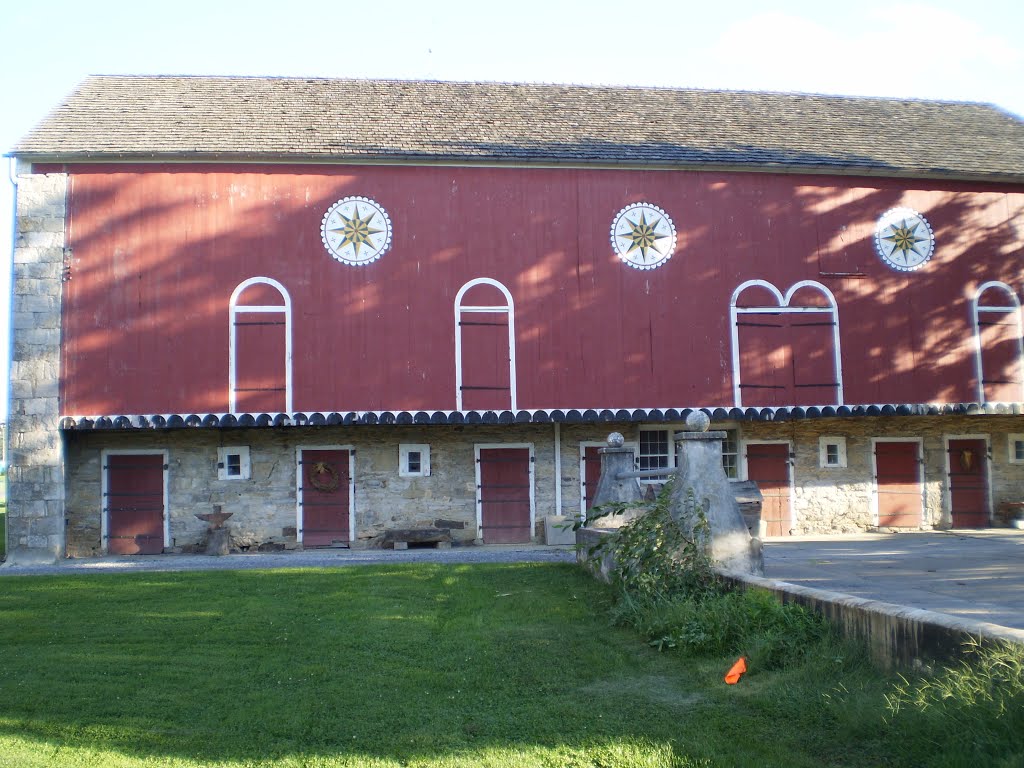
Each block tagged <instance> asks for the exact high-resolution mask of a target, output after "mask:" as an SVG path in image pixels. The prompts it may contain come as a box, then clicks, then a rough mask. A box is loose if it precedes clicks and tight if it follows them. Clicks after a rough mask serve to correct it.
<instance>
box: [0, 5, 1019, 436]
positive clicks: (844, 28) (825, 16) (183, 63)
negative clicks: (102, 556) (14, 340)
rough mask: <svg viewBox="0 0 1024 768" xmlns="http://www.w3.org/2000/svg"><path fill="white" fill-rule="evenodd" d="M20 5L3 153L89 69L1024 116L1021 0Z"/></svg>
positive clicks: (8, 32) (9, 41)
mask: <svg viewBox="0 0 1024 768" xmlns="http://www.w3.org/2000/svg"><path fill="white" fill-rule="evenodd" d="M11 5H12V4H11V3H8V4H5V9H4V10H3V11H2V15H0V22H2V23H0V30H2V31H3V35H2V37H0V153H6V152H8V151H9V150H10V149H11V148H12V147H13V146H14V145H15V144H16V143H17V141H18V139H19V138H20V137H21V136H23V135H24V134H25V133H26V132H28V131H29V130H30V129H31V128H32V127H33V126H34V125H35V124H36V123H38V122H39V121H40V120H42V118H43V117H45V116H46V114H47V113H48V112H49V111H50V110H51V109H52V108H53V107H55V106H56V105H57V104H58V103H60V101H61V100H62V99H63V98H64V97H65V96H66V95H67V94H68V93H69V92H70V91H71V90H72V89H73V88H74V87H75V85H76V84H77V83H78V82H79V81H80V80H81V79H82V78H84V77H85V76H86V75H90V74H94V75H102V74H146V75H160V74H164V75H188V74H192V75H279V76H315V77H365V78H372V77H387V78H399V79H408V80H421V79H435V80H461V81H501V82H540V83H579V84H605V85H640V86H661V87H682V88H712V89H728V90H750V91H786V92H800V93H825V94H838V95H851V96H888V97H901V98H905V97H909V98H922V99H943V100H953V101H980V102H987V103H993V104H997V105H998V106H1000V107H1002V108H1004V109H1006V110H1008V111H1010V112H1012V113H1014V114H1015V115H1017V116H1024V3H1021V2H1020V0H973V2H964V0H959V1H958V2H948V1H940V0H930V1H928V2H919V3H899V2H896V3H892V2H886V1H883V2H875V1H874V0H858V2H830V1H829V0H825V1H824V2H822V0H814V1H813V2H805V1H802V0H790V1H786V0H776V1H775V2H763V1H762V2H754V1H748V0H729V1H728V2H690V1H689V0H646V1H645V2H639V3H628V2H622V1H621V0H618V1H617V2H611V1H610V0H585V1H583V2H578V1H577V0H516V2H488V0H429V1H427V0H419V1H417V2H412V1H405V0H403V1H398V0H395V1H391V0H369V2H365V3H359V2H348V3H338V2H331V3H328V2H322V0H296V1H294V2H291V3H287V2H282V0H274V1H273V2H266V1H265V0H247V2H234V1H233V0H228V1H225V0H203V1H202V2H197V1H196V0H177V1H176V2H172V3H145V2H139V0H132V1H131V2H104V1H103V0H92V1H91V2H88V1H87V2H82V0H76V1H75V2H66V1H65V0H50V2H46V3H28V2H24V1H22V2H20V3H19V4H18V5H17V6H15V7H14V8H12V7H11ZM9 175H10V174H9V173H7V172H5V173H4V174H3V178H2V179H0V260H2V261H3V265H2V266H0V361H5V360H7V359H8V357H9V352H8V338H9V331H8V326H9V322H8V320H9V309H8V303H7V299H6V297H8V295H9V292H10V291H9V278H10V260H11V243H12V234H11V231H12V221H13V187H12V185H11V183H10V182H9V180H8V179H9ZM7 381H8V377H7V376H4V377H3V380H2V381H0V388H4V389H5V388H6V386H7ZM0 397H2V399H0V420H5V417H6V413H7V395H6V392H0Z"/></svg>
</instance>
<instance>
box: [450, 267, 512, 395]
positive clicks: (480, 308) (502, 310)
mask: <svg viewBox="0 0 1024 768" xmlns="http://www.w3.org/2000/svg"><path fill="white" fill-rule="evenodd" d="M478 285H490V286H492V287H494V288H497V289H498V290H499V291H501V294H502V296H504V297H505V302H506V303H505V306H503V307H501V306H484V305H473V304H469V305H466V306H463V305H462V298H463V297H464V296H465V295H466V293H467V291H469V290H470V289H471V288H474V287H476V286H478ZM465 312H470V313H473V312H487V313H491V314H506V315H508V382H509V399H510V403H509V410H512V411H514V410H516V306H515V301H513V299H512V293H511V292H510V291H509V289H508V288H506V287H505V286H504V285H502V284H501V283H499V282H498V281H497V280H494V279H493V278H490V277H477V278H475V279H473V280H470V281H469V282H468V283H466V284H465V285H463V286H462V287H461V288H460V289H459V292H458V293H457V294H456V296H455V410H457V411H461V410H462V322H461V321H462V315H463V313H465Z"/></svg>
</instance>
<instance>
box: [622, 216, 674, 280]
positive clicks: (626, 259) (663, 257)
mask: <svg viewBox="0 0 1024 768" xmlns="http://www.w3.org/2000/svg"><path fill="white" fill-rule="evenodd" d="M637 209H645V210H650V211H653V212H655V213H657V214H658V215H659V216H661V217H662V218H663V219H664V221H665V223H666V224H667V225H668V233H669V234H670V235H671V236H672V242H671V243H669V247H668V252H667V253H661V251H660V250H658V254H659V255H660V256H661V258H660V259H658V261H656V262H654V263H652V264H637V263H636V262H635V261H633V259H632V258H630V257H629V256H627V255H626V253H625V252H624V251H623V249H622V248H621V247H620V244H619V240H618V238H619V234H618V233H617V232H616V231H615V230H616V229H617V228H618V226H619V222H620V221H622V218H623V217H624V216H625V215H626V214H627V213H629V212H630V211H635V210H637ZM610 239H611V244H612V251H614V252H615V255H616V256H618V257H619V259H621V260H622V261H623V262H625V263H626V264H628V265H629V266H631V267H633V268H634V269H657V268H658V267H660V266H661V265H662V264H664V263H665V262H666V261H668V260H669V259H671V258H672V254H673V253H675V252H676V241H677V238H676V225H675V224H674V223H673V221H672V217H671V216H669V215H668V214H667V213H666V212H665V210H664V209H662V208H659V207H658V206H657V205H654V204H653V203H644V202H641V203H631V204H630V205H627V206H626V207H625V208H623V209H622V210H621V211H619V212H618V213H617V214H615V217H614V218H613V219H612V226H611V230H610Z"/></svg>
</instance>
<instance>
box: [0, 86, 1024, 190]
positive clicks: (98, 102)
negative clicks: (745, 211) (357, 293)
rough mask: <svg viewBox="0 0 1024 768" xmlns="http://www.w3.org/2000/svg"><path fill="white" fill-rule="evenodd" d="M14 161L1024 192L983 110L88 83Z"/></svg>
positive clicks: (789, 98)
mask: <svg viewBox="0 0 1024 768" xmlns="http://www.w3.org/2000/svg"><path fill="white" fill-rule="evenodd" d="M11 154H13V155H16V156H18V157H22V158H24V159H27V160H33V161H43V160H59V161H65V162H71V161H100V160H186V161H189V160H191V161H200V160H222V161H278V162H279V161H289V162H291V161H294V162H477V163H512V164H518V163H527V164H533V163H536V164H555V163H568V164H573V165H628V166H635V167H644V166H651V167H714V168H739V169H777V170H794V171H808V172H819V173H822V172H824V173H844V174H849V173H864V174H871V175H893V176H914V177H942V178H954V179H978V180H990V181H1017V182H1019V181H1024V121H1021V120H1020V119H1018V118H1016V117H1014V116H1013V115H1011V114H1009V113H1007V112H1004V111H1002V110H1000V109H998V108H996V107H993V106H990V105H984V104H970V103H959V102H936V101H917V100H897V99H876V98H851V97H834V96H818V95H796V94H781V93H747V92H733V91H704V90H677V89H663V88H634V87H604V86H600V87H598V86H566V85H516V84H507V83H453V82H437V81H400V80H333V79H308V78H262V77H260V78H256V77H177V76H175V77H167V76H162V77H145V76H137V77H136V76H97V77H89V78H87V79H86V80H85V81H83V82H82V83H81V85H79V87H78V88H77V89H76V90H75V91H74V92H73V93H72V94H71V95H70V96H69V97H68V98H67V99H66V101H65V102H64V103H63V104H61V105H60V106H58V107H57V108H56V109H55V110H54V111H53V112H52V113H51V114H50V115H49V116H48V117H46V118H45V119H44V120H43V121H42V122H41V123H40V124H39V125H38V126H37V127H36V128H35V129H34V130H32V131H31V132H30V133H29V134H28V135H27V136H25V137H24V138H23V139H22V140H21V141H20V142H19V143H18V145H17V146H16V147H15V148H14V149H13V150H12V152H11Z"/></svg>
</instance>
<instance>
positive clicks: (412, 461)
mask: <svg viewBox="0 0 1024 768" xmlns="http://www.w3.org/2000/svg"><path fill="white" fill-rule="evenodd" d="M407 469H408V471H409V472H419V471H420V452H419V451H409V461H408V464H407Z"/></svg>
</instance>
